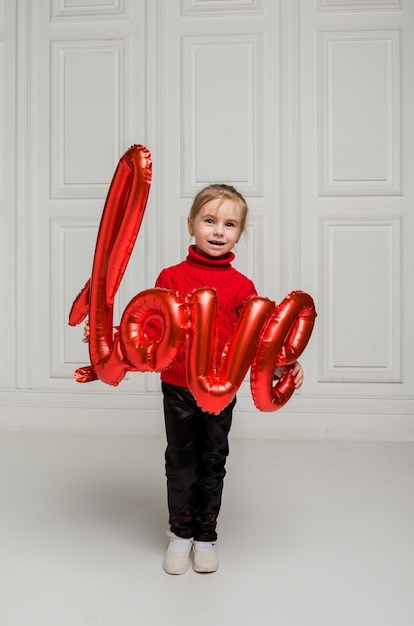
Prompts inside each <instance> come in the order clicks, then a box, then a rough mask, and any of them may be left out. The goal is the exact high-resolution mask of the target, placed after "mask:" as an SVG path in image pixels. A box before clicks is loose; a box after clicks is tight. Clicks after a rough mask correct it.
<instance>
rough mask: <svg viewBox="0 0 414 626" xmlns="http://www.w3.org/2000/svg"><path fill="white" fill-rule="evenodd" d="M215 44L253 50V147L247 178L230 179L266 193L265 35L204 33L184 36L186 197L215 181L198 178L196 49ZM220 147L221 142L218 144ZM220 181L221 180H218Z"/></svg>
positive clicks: (245, 189) (250, 138)
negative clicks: (264, 175) (263, 66)
mask: <svg viewBox="0 0 414 626" xmlns="http://www.w3.org/2000/svg"><path fill="white" fill-rule="evenodd" d="M205 46H209V47H215V46H245V47H246V48H247V49H248V52H249V64H248V68H247V71H248V74H249V77H248V78H249V89H248V97H249V101H248V107H249V119H248V120H247V128H246V133H247V139H248V143H249V147H248V149H247V151H246V152H247V153H246V155H245V158H246V164H247V178H246V180H237V181H235V180H232V179H231V177H229V176H226V177H225V178H226V182H234V184H236V185H237V188H239V189H240V190H241V192H242V193H243V194H244V195H247V196H259V197H261V196H263V175H262V169H263V141H262V138H263V128H262V119H261V118H262V115H261V114H260V109H261V108H262V106H263V105H262V102H261V101H260V96H261V94H262V93H263V73H262V65H263V50H262V36H261V35H253V34H240V35H224V36H223V35H214V36H209V35H203V36H202V35H200V36H191V37H187V36H185V37H182V40H181V50H182V67H181V76H182V89H183V93H182V98H181V100H182V111H181V124H182V129H183V131H182V132H183V139H182V140H183V153H182V157H181V158H182V161H183V162H182V165H181V172H182V182H181V187H182V190H181V195H182V197H193V196H194V195H195V194H196V193H197V192H198V191H199V190H200V188H201V186H204V185H205V184H208V183H210V182H211V180H197V159H196V153H197V149H196V142H197V136H196V133H195V128H196V123H195V122H196V114H197V112H196V110H195V106H196V102H195V98H196V93H195V90H196V86H197V67H196V52H197V48H200V47H205ZM217 150H220V145H217ZM217 182H219V181H217Z"/></svg>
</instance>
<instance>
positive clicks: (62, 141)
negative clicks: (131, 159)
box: [50, 40, 126, 198]
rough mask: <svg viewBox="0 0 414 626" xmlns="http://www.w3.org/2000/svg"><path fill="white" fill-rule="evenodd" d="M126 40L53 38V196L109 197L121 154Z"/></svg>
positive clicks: (51, 130) (51, 132)
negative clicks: (110, 186) (109, 186)
mask: <svg viewBox="0 0 414 626" xmlns="http://www.w3.org/2000/svg"><path fill="white" fill-rule="evenodd" d="M125 50H126V43H125V41H122V40H121V41H116V40H115V41H110V42H107V41H69V42H68V41H65V42H61V41H59V42H53V43H52V48H51V62H52V76H51V80H52V84H53V85H54V89H52V116H51V128H50V136H51V137H52V155H51V185H52V189H51V194H52V197H54V198H65V197H72V198H86V197H100V198H102V197H105V195H106V192H107V189H108V180H111V178H112V175H113V172H114V170H115V167H116V164H117V162H118V160H119V158H120V156H121V146H122V144H123V137H124V133H125V130H124V115H123V111H124V109H125V100H124V94H125V70H124V66H125Z"/></svg>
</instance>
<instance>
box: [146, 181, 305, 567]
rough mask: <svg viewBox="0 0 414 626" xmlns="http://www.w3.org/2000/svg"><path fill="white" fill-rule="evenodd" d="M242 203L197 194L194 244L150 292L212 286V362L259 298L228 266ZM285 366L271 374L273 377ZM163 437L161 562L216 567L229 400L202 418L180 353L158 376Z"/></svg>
mask: <svg viewBox="0 0 414 626" xmlns="http://www.w3.org/2000/svg"><path fill="white" fill-rule="evenodd" d="M247 212H248V208H247V204H246V201H245V199H244V198H243V196H242V195H241V194H240V193H239V192H238V191H237V190H236V189H234V187H231V186H229V185H222V184H215V185H210V186H209V187H206V188H205V189H203V190H202V191H200V192H199V193H198V194H197V195H196V197H195V199H194V202H193V205H192V207H191V210H190V215H189V217H188V230H189V233H190V235H191V236H193V237H194V238H195V245H192V246H190V248H189V251H188V256H187V258H186V259H185V261H182V262H181V263H180V264H178V265H175V266H173V267H170V268H167V269H164V270H163V271H162V272H161V274H160V275H159V277H158V279H157V281H156V287H162V288H164V289H173V290H174V291H180V292H184V293H190V292H191V291H193V290H194V289H196V288H199V287H206V286H208V287H212V288H214V289H215V291H216V293H217V302H218V309H217V322H218V324H217V326H218V345H217V355H218V359H219V356H220V355H221V353H222V351H223V348H224V345H225V343H226V341H227V340H228V339H229V338H230V337H231V335H232V332H233V328H234V326H235V324H236V321H237V315H238V312H239V311H240V309H241V308H242V306H243V304H244V303H245V301H246V300H247V299H248V298H249V297H251V296H255V295H257V292H256V289H255V287H254V285H253V283H252V281H251V280H249V279H248V278H247V277H246V276H244V275H243V274H241V273H240V272H238V271H237V270H236V269H235V268H233V267H232V266H231V262H232V261H233V259H234V254H233V252H232V250H233V248H234V246H235V244H236V243H237V242H238V241H239V239H240V236H241V235H242V233H243V231H244V230H245V227H246V219H247ZM284 371H285V368H277V371H276V372H275V374H276V376H280V375H281V374H282V373H284ZM293 375H294V376H295V387H296V388H299V387H300V386H301V385H302V382H303V370H302V366H301V365H300V363H298V362H296V363H295V365H294V367H293ZM161 381H162V392H163V396H164V417H165V427H166V434H167V449H166V453H165V463H166V476H167V491H168V508H169V515H170V518H169V521H170V529H171V532H170V533H168V534H169V535H170V544H169V547H168V550H167V552H166V555H165V559H164V570H165V571H166V572H167V573H169V574H183V573H184V572H185V571H186V570H187V569H188V566H189V558H190V552H191V549H193V568H194V570H195V571H197V572H214V571H216V570H217V568H218V556H217V546H216V540H217V533H216V524H217V517H218V514H219V511H220V506H221V495H222V490H223V480H224V476H225V463H226V458H227V455H228V453H229V446H228V434H229V431H230V426H231V421H232V413H233V408H234V405H235V403H236V399H234V400H233V401H232V402H231V403H230V404H229V405H228V406H227V407H226V408H225V409H224V410H223V411H222V412H221V413H220V415H211V414H209V413H205V412H203V411H202V410H201V409H200V408H199V407H198V406H197V404H196V402H195V400H194V398H193V396H192V394H191V393H190V391H189V389H188V386H187V380H186V373H185V354H184V352H182V353H180V355H179V357H178V359H177V360H176V361H174V363H173V364H172V365H171V367H169V368H168V369H166V370H164V371H162V372H161Z"/></svg>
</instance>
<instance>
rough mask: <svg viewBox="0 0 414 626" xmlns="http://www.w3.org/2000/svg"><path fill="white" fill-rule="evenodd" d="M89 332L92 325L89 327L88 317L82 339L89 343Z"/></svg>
mask: <svg viewBox="0 0 414 626" xmlns="http://www.w3.org/2000/svg"><path fill="white" fill-rule="evenodd" d="M89 333H90V327H89V320H88V319H87V320H86V322H85V326H84V327H83V339H82V342H83V343H89Z"/></svg>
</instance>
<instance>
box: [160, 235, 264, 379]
mask: <svg viewBox="0 0 414 626" xmlns="http://www.w3.org/2000/svg"><path fill="white" fill-rule="evenodd" d="M233 259H234V254H233V253H232V252H230V253H229V254H226V255H225V256H223V257H219V258H217V259H215V258H211V259H210V258H206V257H204V256H201V255H200V254H198V253H197V252H196V249H195V246H190V248H189V249H188V256H187V258H186V259H185V261H182V262H181V263H179V264H178V265H173V266H172V267H168V268H166V269H163V270H162V272H161V274H160V275H159V276H158V278H157V281H156V283H155V286H156V287H161V288H162V289H173V290H174V291H179V292H181V293H185V294H187V293H191V292H192V291H194V289H199V288H200V287H211V288H212V289H215V291H216V293H217V328H218V344H217V355H221V353H222V351H223V348H224V346H225V343H226V341H228V340H229V339H230V337H231V335H232V333H233V330H234V326H235V324H236V321H237V315H238V313H239V311H240V309H241V308H242V306H243V305H244V303H245V302H246V300H247V299H248V298H250V297H251V296H256V295H257V292H256V289H255V286H254V284H253V283H252V281H251V280H250V279H249V278H247V277H246V276H244V275H243V274H241V273H240V272H238V271H237V270H236V269H235V268H234V267H232V265H231V262H232V261H233ZM161 380H162V381H164V382H166V383H170V384H171V385H178V386H179V387H188V384H187V377H186V371H185V353H184V351H182V352H180V354H179V355H178V358H177V359H176V360H175V361H174V363H172V365H171V366H170V367H169V368H168V369H166V370H163V371H162V372H161Z"/></svg>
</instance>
